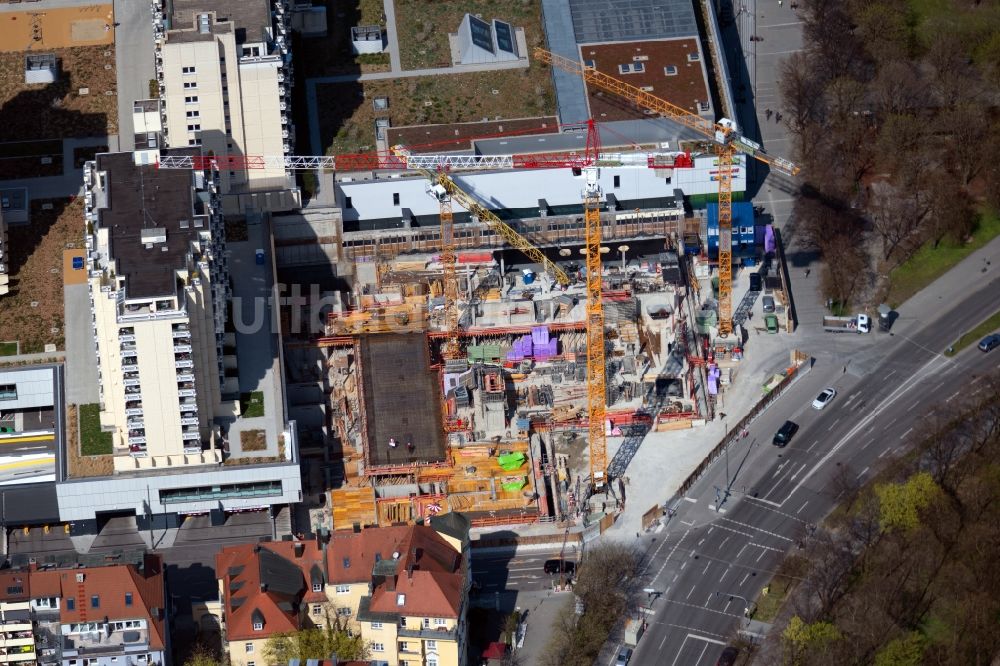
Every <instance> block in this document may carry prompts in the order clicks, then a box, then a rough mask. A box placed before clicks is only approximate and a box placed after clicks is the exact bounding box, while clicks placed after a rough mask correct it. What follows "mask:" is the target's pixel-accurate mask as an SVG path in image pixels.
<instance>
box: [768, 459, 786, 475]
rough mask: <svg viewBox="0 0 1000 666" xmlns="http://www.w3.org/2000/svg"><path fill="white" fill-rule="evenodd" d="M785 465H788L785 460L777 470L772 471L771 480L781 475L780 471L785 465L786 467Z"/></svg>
mask: <svg viewBox="0 0 1000 666" xmlns="http://www.w3.org/2000/svg"><path fill="white" fill-rule="evenodd" d="M787 464H788V461H787V460H785V461H784V462H783V463H781V464H780V465H778V469H776V470H774V474H772V475H771V478H772V479H773V478H774V477H776V476H778V475H779V474H781V470H782V469H784V467H785V465H787Z"/></svg>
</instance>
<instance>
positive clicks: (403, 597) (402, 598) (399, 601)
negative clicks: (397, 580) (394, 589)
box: [396, 594, 406, 621]
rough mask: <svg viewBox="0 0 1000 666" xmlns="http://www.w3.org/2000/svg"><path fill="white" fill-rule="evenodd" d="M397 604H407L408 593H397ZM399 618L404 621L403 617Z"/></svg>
mask: <svg viewBox="0 0 1000 666" xmlns="http://www.w3.org/2000/svg"><path fill="white" fill-rule="evenodd" d="M396 605H397V606H405V605H406V595H405V594H397V595H396ZM399 619H400V621H402V619H403V618H399Z"/></svg>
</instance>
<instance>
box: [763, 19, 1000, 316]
mask: <svg viewBox="0 0 1000 666" xmlns="http://www.w3.org/2000/svg"><path fill="white" fill-rule="evenodd" d="M798 4H799V13H800V16H801V18H802V21H803V42H804V44H805V48H804V49H803V50H802V51H799V52H797V53H794V54H792V55H791V56H790V57H789V58H787V59H786V60H785V61H784V62H783V65H782V68H781V72H780V81H779V87H780V91H781V94H782V98H783V103H784V107H785V108H784V116H785V118H786V119H787V123H788V126H789V128H790V129H791V131H792V134H793V137H794V152H795V154H796V156H797V157H798V160H799V162H800V163H801V165H802V176H803V178H804V182H805V183H806V184H805V185H804V187H803V188H802V189H801V192H800V193H799V195H798V196H797V200H796V203H795V211H794V218H795V226H794V228H793V229H794V233H796V234H798V235H799V236H800V237H801V240H802V241H804V244H805V245H806V246H810V247H813V248H815V249H817V250H819V251H820V252H821V254H822V255H823V256H824V257H825V258H826V259H827V262H826V268H825V269H824V273H825V274H824V276H823V278H824V279H823V281H824V290H825V291H826V293H827V295H828V296H829V297H832V298H834V299H835V300H838V301H840V302H847V301H849V300H850V299H851V298H852V297H856V296H857V295H858V294H859V293H861V292H862V291H863V290H864V288H865V287H866V286H867V285H868V284H870V283H871V281H872V277H873V275H874V274H875V273H876V272H884V271H886V270H887V269H891V268H893V267H894V266H896V265H898V264H899V263H901V262H903V261H905V260H906V259H907V258H909V257H910V256H912V254H913V253H914V252H915V251H916V249H917V248H919V247H920V246H921V245H923V244H925V243H927V242H930V243H933V244H938V243H941V242H942V241H943V240H945V239H946V238H951V239H953V240H956V241H961V240H964V239H965V238H966V237H967V236H968V235H969V233H970V232H971V231H972V230H973V228H974V225H975V224H976V221H977V211H978V210H981V209H983V208H994V209H995V208H996V207H997V206H998V204H1000V162H998V161H997V160H996V158H995V155H996V154H997V152H998V151H1000V123H998V122H997V116H998V114H997V110H996V107H997V101H998V99H997V94H996V91H997V89H998V86H1000V7H998V5H997V3H995V2H982V3H981V2H978V1H973V0H941V2H938V3H915V2H912V0H841V1H839V2H829V1H828V0H799V3H798ZM942 5H943V6H942ZM918 6H919V7H922V8H923V11H925V12H926V13H923V14H920V13H917V12H916V10H915V9H914V8H915V7H918ZM928 8H930V9H928ZM935 8H936V9H935Z"/></svg>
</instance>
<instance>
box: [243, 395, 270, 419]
mask: <svg viewBox="0 0 1000 666" xmlns="http://www.w3.org/2000/svg"><path fill="white" fill-rule="evenodd" d="M240 413H241V414H242V415H243V416H244V417H246V418H248V419H252V418H255V417H257V416H264V393H263V392H261V391H254V392H253V393H241V394H240Z"/></svg>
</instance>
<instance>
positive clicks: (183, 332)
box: [173, 327, 191, 338]
mask: <svg viewBox="0 0 1000 666" xmlns="http://www.w3.org/2000/svg"><path fill="white" fill-rule="evenodd" d="M173 335H174V338H190V337H191V331H189V330H188V329H187V327H184V328H175V329H174V330H173Z"/></svg>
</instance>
